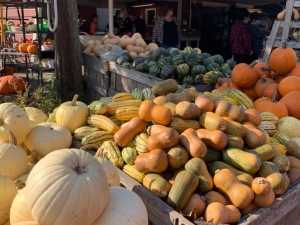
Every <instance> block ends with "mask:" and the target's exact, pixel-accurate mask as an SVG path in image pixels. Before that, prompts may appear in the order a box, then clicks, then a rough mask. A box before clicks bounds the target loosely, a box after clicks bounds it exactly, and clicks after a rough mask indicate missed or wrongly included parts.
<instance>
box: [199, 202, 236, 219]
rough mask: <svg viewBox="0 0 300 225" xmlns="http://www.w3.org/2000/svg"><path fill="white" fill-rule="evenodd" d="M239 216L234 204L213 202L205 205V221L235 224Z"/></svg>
mask: <svg viewBox="0 0 300 225" xmlns="http://www.w3.org/2000/svg"><path fill="white" fill-rule="evenodd" d="M240 218H241V213H240V211H239V209H238V208H237V207H236V206H234V205H223V204H221V203H219V202H213V203H211V204H209V205H208V206H207V208H206V211H205V220H206V222H211V223H214V224H236V223H237V222H238V221H239V220H240Z"/></svg>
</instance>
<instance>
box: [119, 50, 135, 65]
mask: <svg viewBox="0 0 300 225" xmlns="http://www.w3.org/2000/svg"><path fill="white" fill-rule="evenodd" d="M121 56H123V57H125V58H126V59H127V61H128V62H130V63H131V62H133V59H132V56H131V55H130V54H129V53H128V52H123V54H122V55H121Z"/></svg>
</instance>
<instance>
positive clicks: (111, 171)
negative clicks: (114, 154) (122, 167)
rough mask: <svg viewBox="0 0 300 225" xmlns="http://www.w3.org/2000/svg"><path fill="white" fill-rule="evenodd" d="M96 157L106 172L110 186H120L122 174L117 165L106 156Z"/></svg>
mask: <svg viewBox="0 0 300 225" xmlns="http://www.w3.org/2000/svg"><path fill="white" fill-rule="evenodd" d="M96 159H97V160H98V161H99V162H100V164H101V165H102V168H103V169H104V171H105V173H106V177H107V181H108V185H109V187H114V186H120V176H119V173H118V169H117V167H115V166H114V164H113V163H112V162H111V161H110V160H108V159H106V158H104V157H96Z"/></svg>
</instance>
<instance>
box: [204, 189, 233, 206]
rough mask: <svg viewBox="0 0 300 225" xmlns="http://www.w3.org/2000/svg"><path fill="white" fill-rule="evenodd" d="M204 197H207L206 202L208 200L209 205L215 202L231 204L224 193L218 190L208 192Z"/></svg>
mask: <svg viewBox="0 0 300 225" xmlns="http://www.w3.org/2000/svg"><path fill="white" fill-rule="evenodd" d="M204 198H205V202H206V204H207V205H209V204H211V203H213V202H219V203H221V204H223V205H228V204H230V202H229V200H228V199H227V198H226V197H225V196H224V195H222V194H221V193H219V192H216V191H209V192H207V193H206V194H205V195H204Z"/></svg>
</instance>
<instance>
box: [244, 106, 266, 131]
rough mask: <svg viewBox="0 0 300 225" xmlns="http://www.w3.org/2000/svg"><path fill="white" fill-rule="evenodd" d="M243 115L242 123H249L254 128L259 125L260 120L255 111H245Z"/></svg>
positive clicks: (258, 114)
mask: <svg viewBox="0 0 300 225" xmlns="http://www.w3.org/2000/svg"><path fill="white" fill-rule="evenodd" d="M244 113H245V120H244V122H250V123H252V124H253V125H254V126H256V127H258V126H259V125H260V124H261V121H262V118H261V115H260V113H259V112H258V111H257V110H256V109H246V110H245V111H244Z"/></svg>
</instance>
